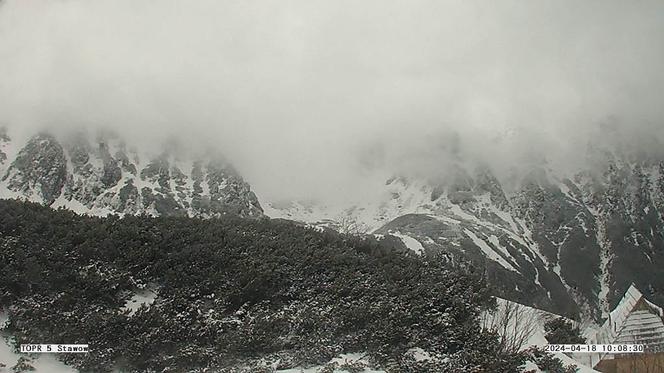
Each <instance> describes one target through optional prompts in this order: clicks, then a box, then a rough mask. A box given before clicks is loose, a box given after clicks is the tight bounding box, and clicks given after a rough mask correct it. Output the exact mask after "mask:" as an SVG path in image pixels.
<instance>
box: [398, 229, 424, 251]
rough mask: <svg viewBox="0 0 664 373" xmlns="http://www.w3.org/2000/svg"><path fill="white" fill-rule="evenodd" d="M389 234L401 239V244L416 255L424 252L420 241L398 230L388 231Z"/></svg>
mask: <svg viewBox="0 0 664 373" xmlns="http://www.w3.org/2000/svg"><path fill="white" fill-rule="evenodd" d="M390 234H391V235H393V236H395V237H398V238H399V239H400V240H401V242H403V244H404V245H406V247H407V248H409V249H411V250H413V251H414V252H415V253H416V254H417V255H422V254H424V246H422V244H421V243H420V241H418V240H416V239H414V238H413V237H410V236H407V235H405V234H401V233H398V232H395V233H393V232H390Z"/></svg>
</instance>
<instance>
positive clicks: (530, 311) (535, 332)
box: [486, 298, 597, 373]
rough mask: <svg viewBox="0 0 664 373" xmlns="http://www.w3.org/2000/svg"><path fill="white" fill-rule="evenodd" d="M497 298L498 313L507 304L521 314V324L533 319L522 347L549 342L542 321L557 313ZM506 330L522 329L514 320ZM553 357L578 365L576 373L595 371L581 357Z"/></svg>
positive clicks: (510, 331) (564, 362)
mask: <svg viewBox="0 0 664 373" xmlns="http://www.w3.org/2000/svg"><path fill="white" fill-rule="evenodd" d="M497 300H498V311H497V312H498V313H500V312H501V310H504V309H505V307H507V306H508V305H511V306H514V307H516V310H514V311H516V312H518V313H519V314H520V315H521V321H520V323H521V324H522V325H523V324H525V323H527V321H528V320H533V321H534V322H533V323H532V325H533V328H532V332H531V333H529V334H530V336H529V337H528V338H527V341H526V343H524V344H523V346H522V349H526V348H528V347H530V346H537V347H544V346H546V345H548V344H549V342H548V341H547V340H546V338H545V337H544V336H545V335H546V332H545V331H544V323H545V322H546V321H547V320H548V319H550V318H552V317H559V316H558V315H555V314H552V313H549V312H546V311H543V310H539V309H536V308H532V307H528V306H525V305H522V304H519V303H514V302H511V301H508V300H505V299H501V298H498V299H497ZM514 311H513V312H514ZM486 317H490V316H486ZM513 320H514V319H513ZM506 330H507V333H508V335H514V334H515V333H518V332H519V331H521V330H522V329H521V327H519V325H518V324H517V325H515V324H514V322H511V323H510V325H509V327H508V328H507V329H506ZM555 357H557V358H558V359H560V361H562V362H563V364H565V365H570V364H574V365H576V366H577V367H578V373H597V371H596V370H594V369H592V368H591V367H589V366H587V365H584V364H588V362H586V361H582V360H581V359H579V360H574V359H573V358H571V357H569V356H567V355H565V354H555ZM526 368H529V369H532V370H535V371H536V372H540V370H539V369H537V367H536V366H535V364H532V363H529V364H527V365H526Z"/></svg>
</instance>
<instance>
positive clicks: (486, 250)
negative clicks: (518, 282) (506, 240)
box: [463, 229, 519, 272]
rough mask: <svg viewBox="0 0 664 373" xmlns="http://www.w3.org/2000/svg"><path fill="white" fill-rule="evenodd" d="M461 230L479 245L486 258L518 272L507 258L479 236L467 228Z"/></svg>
mask: <svg viewBox="0 0 664 373" xmlns="http://www.w3.org/2000/svg"><path fill="white" fill-rule="evenodd" d="M463 232H464V233H465V234H466V235H467V236H468V237H470V239H471V240H472V241H473V243H474V244H475V246H477V247H479V248H480V249H481V250H482V251H483V252H484V254H485V255H486V256H487V258H489V259H491V260H493V261H496V262H498V263H499V264H500V265H502V266H503V267H505V268H507V269H509V270H510V271H514V272H519V271H517V270H516V269H515V268H514V267H513V266H512V265H511V264H510V263H509V262H508V261H507V260H505V259H504V258H503V257H502V256H500V255H498V254H497V253H496V252H495V251H494V250H493V249H492V248H491V246H489V245H488V244H487V243H486V242H485V241H484V240H482V239H481V238H479V237H477V236H476V235H475V233H473V232H471V231H470V230H468V229H464V230H463Z"/></svg>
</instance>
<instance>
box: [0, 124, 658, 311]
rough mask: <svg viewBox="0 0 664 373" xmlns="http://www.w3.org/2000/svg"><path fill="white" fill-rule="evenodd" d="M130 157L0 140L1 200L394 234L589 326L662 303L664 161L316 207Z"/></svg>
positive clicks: (89, 141) (207, 168) (168, 148)
mask: <svg viewBox="0 0 664 373" xmlns="http://www.w3.org/2000/svg"><path fill="white" fill-rule="evenodd" d="M136 145H137V144H131V143H130V142H125V141H124V139H121V138H119V137H117V136H114V135H111V134H101V135H99V134H94V135H93V134H89V133H85V132H78V133H75V134H73V135H72V134H70V135H67V136H64V135H59V136H53V135H49V134H37V135H34V136H31V137H28V138H25V139H19V138H18V137H17V138H12V134H11V133H9V134H8V133H6V132H1V133H0V197H2V198H23V199H28V200H32V201H37V202H40V203H44V204H46V205H49V206H52V207H55V208H57V207H65V208H69V209H72V210H74V211H77V212H81V213H88V214H97V215H106V214H109V213H115V214H120V215H122V214H144V213H146V214H150V215H175V216H196V217H204V218H207V217H219V216H223V215H225V214H233V215H238V216H243V217H261V216H264V215H267V216H270V217H273V218H286V219H291V220H297V221H302V222H306V223H309V224H314V225H317V226H324V227H329V228H333V229H336V230H340V231H344V232H350V233H372V234H375V235H392V236H393V239H394V240H396V241H397V242H398V241H402V242H403V248H404V249H411V250H413V251H414V252H415V253H416V254H418V255H428V254H435V253H439V252H440V253H444V254H445V255H447V256H450V257H452V258H456V257H460V258H464V259H466V260H471V261H473V262H475V263H477V265H478V266H482V267H485V268H486V270H487V274H488V276H489V279H490V281H491V282H492V283H493V284H494V285H496V286H497V287H498V288H499V289H500V293H501V294H500V295H501V296H504V297H506V298H508V299H512V300H514V301H518V302H520V303H524V304H530V305H533V306H535V307H538V308H542V309H547V310H550V311H552V312H555V313H558V314H564V315H568V316H573V315H581V316H582V317H584V318H587V319H592V320H596V321H598V320H600V319H601V318H602V316H603V315H605V314H606V312H607V311H608V309H609V307H610V306H613V305H615V303H616V302H617V301H618V299H617V298H618V297H619V295H620V294H622V293H623V292H624V291H625V289H626V288H627V287H628V286H629V284H631V283H632V282H634V283H635V284H636V285H637V286H638V287H639V288H641V289H643V290H644V292H646V293H647V296H648V297H649V298H650V299H652V300H654V301H655V302H657V303H660V304H664V220H663V219H662V216H663V214H664V159H660V158H658V157H654V156H646V155H644V154H643V152H631V153H630V152H627V151H622V150H621V151H615V150H614V151H599V150H594V151H595V153H593V157H594V158H593V159H595V162H594V163H593V166H592V167H586V168H584V169H581V170H577V171H574V172H561V171H560V170H554V169H553V168H552V167H549V166H547V164H546V163H543V162H540V163H533V164H531V165H529V166H522V167H520V168H519V170H518V171H515V172H514V173H513V175H511V176H510V177H509V178H505V177H504V175H502V176H501V178H499V177H497V176H496V174H497V173H496V172H494V171H493V170H492V169H491V168H490V167H488V166H485V165H479V164H470V163H468V162H462V160H459V161H458V162H456V163H454V164H455V167H452V168H451V169H450V170H447V172H446V174H445V177H440V176H438V177H435V178H434V177H431V178H424V177H412V176H411V177H405V176H400V177H392V178H390V179H389V180H387V181H386V182H385V184H384V185H383V186H382V187H381V188H378V189H376V191H375V193H373V198H370V199H366V200H364V201H363V202H361V203H354V204H349V205H348V206H325V205H323V204H319V203H314V202H298V201H286V202H285V203H274V202H266V201H262V204H261V203H259V200H258V198H257V197H256V195H255V194H254V193H253V192H252V191H251V188H250V186H249V184H248V183H246V182H245V181H244V180H243V179H242V177H241V176H240V175H239V174H238V173H237V172H236V171H235V170H234V169H233V168H232V167H231V166H230V165H229V164H228V163H227V162H226V161H224V160H223V158H221V157H219V156H218V155H216V154H215V153H214V152H209V151H203V150H199V151H197V152H192V151H189V150H186V149H184V148H181V147H178V146H177V144H176V143H175V142H171V143H167V144H165V145H163V146H155V147H153V148H152V149H145V148H137V147H136ZM447 163H450V162H447ZM452 163H453V162H452ZM261 205H262V206H261ZM263 209H265V213H264V212H263Z"/></svg>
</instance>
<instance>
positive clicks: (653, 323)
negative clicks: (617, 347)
mask: <svg viewBox="0 0 664 373" xmlns="http://www.w3.org/2000/svg"><path fill="white" fill-rule="evenodd" d="M639 304H641V305H643V306H645V307H637V305H639ZM594 342H595V343H599V344H620V343H638V344H645V345H647V346H651V347H655V346H664V310H663V309H662V307H659V306H657V305H656V304H653V303H651V302H649V301H648V300H647V299H645V297H644V296H643V294H642V293H641V292H640V291H639V289H637V288H636V286H634V284H632V285H630V287H629V289H627V292H626V293H625V295H624V296H623V297H622V299H621V300H620V302H619V303H618V305H617V306H616V308H615V309H613V311H611V313H610V314H609V318H608V319H607V320H606V322H604V325H602V327H601V328H600V330H599V331H598V332H597V335H596V336H595V341H594Z"/></svg>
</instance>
